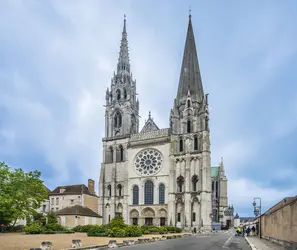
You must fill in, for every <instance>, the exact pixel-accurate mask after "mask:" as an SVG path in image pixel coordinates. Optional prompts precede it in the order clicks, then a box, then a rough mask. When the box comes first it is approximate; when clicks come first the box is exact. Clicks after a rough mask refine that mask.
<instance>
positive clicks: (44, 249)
mask: <svg viewBox="0 0 297 250" xmlns="http://www.w3.org/2000/svg"><path fill="white" fill-rule="evenodd" d="M40 248H41V250H54V247H53V243H52V242H50V241H42V242H41V244H40Z"/></svg>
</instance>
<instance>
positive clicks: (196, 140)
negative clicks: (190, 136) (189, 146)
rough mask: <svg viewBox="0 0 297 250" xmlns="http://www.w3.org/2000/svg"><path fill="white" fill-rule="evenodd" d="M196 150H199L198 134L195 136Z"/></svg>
mask: <svg viewBox="0 0 297 250" xmlns="http://www.w3.org/2000/svg"><path fill="white" fill-rule="evenodd" d="M194 150H198V137H197V135H195V136H194Z"/></svg>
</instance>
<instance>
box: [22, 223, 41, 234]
mask: <svg viewBox="0 0 297 250" xmlns="http://www.w3.org/2000/svg"><path fill="white" fill-rule="evenodd" d="M24 231H25V233H26V234H40V233H41V232H42V227H41V225H40V224H39V223H31V224H30V225H27V226H25V228H24Z"/></svg>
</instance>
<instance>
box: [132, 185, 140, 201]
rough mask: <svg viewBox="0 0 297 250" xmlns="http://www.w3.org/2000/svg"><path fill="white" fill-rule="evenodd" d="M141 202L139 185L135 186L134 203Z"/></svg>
mask: <svg viewBox="0 0 297 250" xmlns="http://www.w3.org/2000/svg"><path fill="white" fill-rule="evenodd" d="M138 203H139V188H138V186H137V185H135V186H134V187H133V205H138Z"/></svg>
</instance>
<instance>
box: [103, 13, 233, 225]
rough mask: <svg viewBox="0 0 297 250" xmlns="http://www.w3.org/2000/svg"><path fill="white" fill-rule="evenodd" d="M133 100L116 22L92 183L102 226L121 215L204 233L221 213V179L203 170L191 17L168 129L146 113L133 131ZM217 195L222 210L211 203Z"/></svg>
mask: <svg viewBox="0 0 297 250" xmlns="http://www.w3.org/2000/svg"><path fill="white" fill-rule="evenodd" d="M136 95H137V92H136V80H133V78H132V72H131V65H130V61H129V51H128V41H127V31H126V20H124V28H123V32H122V40H121V46H120V54H119V59H118V64H117V70H116V72H115V73H114V75H113V77H112V80H111V86H110V88H108V89H107V91H106V111H105V137H104V138H103V157H102V164H101V170H100V178H99V214H101V215H102V216H103V223H104V224H106V223H108V222H109V221H110V220H111V219H112V218H114V217H115V216H118V215H121V216H122V217H123V218H124V220H125V222H126V223H128V224H137V225H143V224H147V225H156V226H162V225H172V226H175V225H178V226H181V227H182V228H183V229H185V230H191V229H192V228H194V227H196V228H197V229H200V228H204V229H210V228H211V225H212V222H213V221H216V220H217V221H218V222H219V221H222V218H223V216H224V212H225V210H226V209H227V208H228V207H227V203H228V201H227V179H226V178H225V174H224V172H222V171H221V170H222V169H221V168H220V169H221V170H218V171H214V170H212V168H211V157H210V135H209V112H208V96H207V95H205V94H204V90H203V86H202V81H201V76H200V69H199V64H198V57H197V52H196V45H195V39H194V33H193V27H192V21H191V16H189V24H188V31H187V37H186V44H185V48H184V55H183V60H182V67H181V73H180V79H179V86H178V90H177V96H176V98H175V100H174V103H173V107H172V109H171V112H170V117H169V121H170V125H169V128H164V129H159V128H158V126H157V125H156V124H155V122H154V120H153V118H152V117H151V115H150V114H149V117H148V119H147V120H146V122H145V125H144V127H143V128H142V130H141V131H139V101H138V99H137V98H136ZM215 174H217V176H215ZM222 175H223V176H222ZM222 178H223V179H222ZM221 179H222V180H223V181H224V182H220V180H221ZM216 181H218V182H219V185H217V184H215V183H216ZM220 186H221V191H219V189H220ZM218 197H219V198H221V200H222V204H220V202H217V203H215V201H217V200H218ZM219 200H220V199H219ZM221 205H222V206H221Z"/></svg>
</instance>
